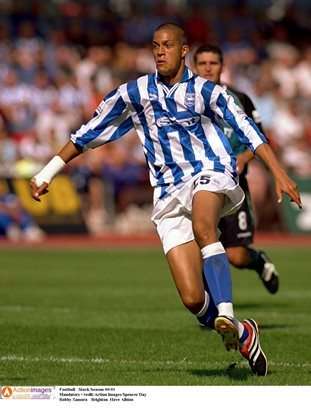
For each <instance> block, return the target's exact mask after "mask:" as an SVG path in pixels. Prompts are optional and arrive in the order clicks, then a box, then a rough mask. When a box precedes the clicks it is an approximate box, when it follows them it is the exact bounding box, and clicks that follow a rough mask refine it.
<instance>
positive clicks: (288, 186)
mask: <svg viewBox="0 0 311 410" xmlns="http://www.w3.org/2000/svg"><path fill="white" fill-rule="evenodd" d="M275 190H276V195H277V199H278V203H281V202H282V197H283V194H287V195H288V196H289V197H290V199H291V201H292V202H295V203H296V204H297V205H298V207H299V208H300V209H301V208H302V202H301V198H300V193H299V190H298V187H297V185H296V183H295V182H294V181H293V180H292V179H291V178H289V176H288V175H287V174H286V173H284V174H282V175H280V176H278V177H277V178H276V179H275Z"/></svg>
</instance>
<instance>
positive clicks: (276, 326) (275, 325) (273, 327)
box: [259, 323, 295, 330]
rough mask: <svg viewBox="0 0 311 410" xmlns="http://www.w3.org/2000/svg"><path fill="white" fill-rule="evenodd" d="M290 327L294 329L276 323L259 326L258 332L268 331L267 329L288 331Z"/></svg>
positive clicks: (287, 325)
mask: <svg viewBox="0 0 311 410" xmlns="http://www.w3.org/2000/svg"><path fill="white" fill-rule="evenodd" d="M290 327H295V326H294V325H289V324H284V323H283V324H282V323H278V324H269V325H263V324H260V326H259V330H260V329H264V330H269V329H288V328H290Z"/></svg>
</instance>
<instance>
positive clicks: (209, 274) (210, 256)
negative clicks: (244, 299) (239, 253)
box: [201, 242, 232, 306]
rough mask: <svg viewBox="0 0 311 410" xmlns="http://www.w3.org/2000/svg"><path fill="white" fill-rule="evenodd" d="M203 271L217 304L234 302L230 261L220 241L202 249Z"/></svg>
mask: <svg viewBox="0 0 311 410" xmlns="http://www.w3.org/2000/svg"><path fill="white" fill-rule="evenodd" d="M201 252H202V256H203V271H204V276H205V279H206V282H207V283H208V287H209V290H210V294H211V296H212V299H213V301H214V303H215V305H216V306H217V305H219V304H220V303H224V302H225V303H232V283H231V273H230V267H229V261H228V257H227V254H226V252H225V249H224V247H223V246H222V244H221V243H220V242H216V243H212V244H211V245H207V246H205V247H204V248H202V249H201Z"/></svg>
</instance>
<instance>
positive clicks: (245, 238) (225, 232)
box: [219, 182, 279, 293]
mask: <svg viewBox="0 0 311 410" xmlns="http://www.w3.org/2000/svg"><path fill="white" fill-rule="evenodd" d="M245 184H247V183H246V182H245ZM245 184H244V190H245V193H246V197H245V200H244V202H243V204H242V205H241V207H240V209H239V210H238V211H237V212H236V213H235V214H233V215H229V216H225V217H223V218H221V220H220V222H219V229H220V231H221V236H220V241H221V243H222V244H223V246H224V247H225V249H226V252H227V255H228V259H229V262H230V263H231V264H232V265H233V266H235V267H236V268H238V269H250V270H255V271H256V272H257V273H258V275H259V277H260V279H261V280H262V282H263V284H264V286H265V287H266V289H267V290H268V291H269V292H270V293H276V292H277V290H278V286H279V279H278V273H277V271H276V269H275V266H274V265H273V263H272V262H271V261H270V260H269V259H268V257H267V255H266V254H265V253H264V252H263V251H257V250H256V249H253V248H251V247H250V246H249V245H250V244H252V243H253V238H254V229H255V223H254V218H253V212H252V208H251V203H250V197H249V193H248V187H247V185H245Z"/></svg>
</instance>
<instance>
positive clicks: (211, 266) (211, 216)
mask: <svg viewBox="0 0 311 410" xmlns="http://www.w3.org/2000/svg"><path fill="white" fill-rule="evenodd" d="M224 202H225V196H224V194H221V193H215V192H209V191H198V192H196V193H195V194H194V197H193V202H192V226H193V233H194V236H195V239H196V241H197V243H198V245H199V247H200V249H201V254H202V257H203V272H204V276H205V279H206V282H207V284H208V287H209V289H210V293H211V296H212V298H213V300H214V302H215V304H216V306H217V309H218V318H217V319H216V320H215V328H216V330H217V331H218V332H219V333H220V334H221V335H222V336H223V339H224V343H225V346H226V348H227V349H228V350H229V349H231V348H233V349H237V348H238V339H239V337H243V332H244V327H243V325H242V324H241V323H240V322H238V321H237V320H236V319H234V313H233V304H232V283H231V273H230V267H229V262H228V258H227V255H226V252H225V249H224V247H223V246H222V244H221V243H220V242H219V241H218V233H217V225H218V221H219V216H220V214H221V211H222V209H223V207H224Z"/></svg>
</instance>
